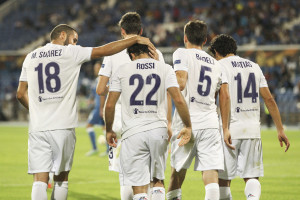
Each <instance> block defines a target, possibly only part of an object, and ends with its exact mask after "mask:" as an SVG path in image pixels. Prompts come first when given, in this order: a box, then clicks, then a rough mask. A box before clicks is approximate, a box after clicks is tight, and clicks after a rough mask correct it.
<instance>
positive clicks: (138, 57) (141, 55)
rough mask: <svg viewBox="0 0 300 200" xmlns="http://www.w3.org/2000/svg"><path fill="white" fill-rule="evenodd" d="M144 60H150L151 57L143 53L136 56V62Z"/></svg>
mask: <svg viewBox="0 0 300 200" xmlns="http://www.w3.org/2000/svg"><path fill="white" fill-rule="evenodd" d="M143 58H150V57H149V55H148V54H146V53H143V54H140V55H138V56H136V57H135V59H134V60H138V59H143Z"/></svg>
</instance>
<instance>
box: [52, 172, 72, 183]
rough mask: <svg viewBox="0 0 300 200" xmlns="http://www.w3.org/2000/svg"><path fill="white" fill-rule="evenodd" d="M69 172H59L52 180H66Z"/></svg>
mask: <svg viewBox="0 0 300 200" xmlns="http://www.w3.org/2000/svg"><path fill="white" fill-rule="evenodd" d="M68 175H69V172H68V171H67V172H66V171H65V172H61V173H60V174H59V175H57V176H56V175H54V177H53V180H54V181H56V182H63V181H68Z"/></svg>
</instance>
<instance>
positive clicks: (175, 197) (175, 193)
mask: <svg viewBox="0 0 300 200" xmlns="http://www.w3.org/2000/svg"><path fill="white" fill-rule="evenodd" d="M167 200H181V189H180V188H179V189H176V190H172V191H170V192H168V193H167Z"/></svg>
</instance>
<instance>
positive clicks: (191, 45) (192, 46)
mask: <svg viewBox="0 0 300 200" xmlns="http://www.w3.org/2000/svg"><path fill="white" fill-rule="evenodd" d="M185 48H187V49H199V50H202V46H198V45H194V44H191V43H189V42H188V43H186V44H185Z"/></svg>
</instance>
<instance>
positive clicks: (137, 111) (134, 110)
mask: <svg viewBox="0 0 300 200" xmlns="http://www.w3.org/2000/svg"><path fill="white" fill-rule="evenodd" d="M140 113H157V111H156V110H139V109H137V108H134V109H133V114H135V115H136V114H140Z"/></svg>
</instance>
